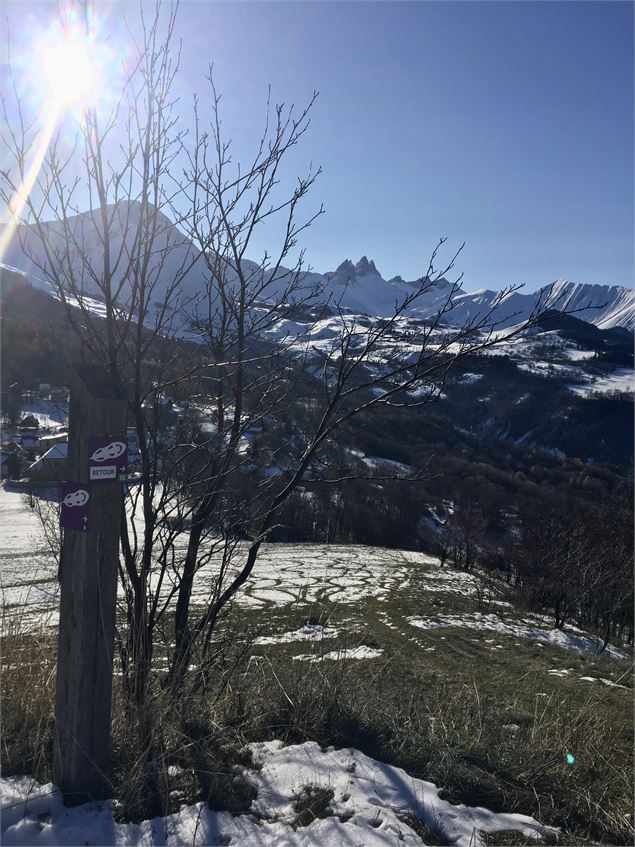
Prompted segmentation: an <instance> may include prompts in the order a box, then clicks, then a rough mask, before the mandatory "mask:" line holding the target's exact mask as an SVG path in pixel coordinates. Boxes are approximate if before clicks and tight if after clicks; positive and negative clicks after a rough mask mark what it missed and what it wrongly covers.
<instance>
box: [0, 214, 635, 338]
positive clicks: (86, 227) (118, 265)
mask: <svg viewBox="0 0 635 847" xmlns="http://www.w3.org/2000/svg"><path fill="white" fill-rule="evenodd" d="M108 215H109V219H110V224H109V227H110V245H109V251H110V252H109V255H110V261H111V263H112V267H113V283H114V284H115V285H119V284H121V291H120V293H119V297H118V301H119V303H120V305H121V306H122V307H124V308H125V305H126V303H127V302H128V300H129V298H130V295H131V284H132V283H131V281H130V276H131V275H130V274H129V273H128V265H129V261H130V259H131V257H132V256H133V255H134V253H135V250H137V249H138V246H139V242H138V241H137V240H135V237H134V233H135V232H136V231H137V226H136V224H137V222H138V219H139V217H138V216H139V206H138V204H135V203H131V204H119V205H118V206H117V207H115V206H112V207H109V210H108ZM46 226H47V227H48V232H49V236H50V241H51V244H52V245H53V248H54V251H55V252H56V253H57V254H58V258H57V260H56V261H58V262H61V263H63V264H64V266H65V267H68V268H69V270H70V271H72V273H73V275H74V276H75V284H76V285H78V286H80V287H82V288H83V291H84V292H85V294H86V295H87V296H91V297H97V298H99V278H98V277H99V273H100V271H101V269H102V268H103V255H104V245H103V242H102V239H101V238H100V231H101V225H100V222H99V221H98V218H97V212H94V211H93V212H86V213H83V214H80V215H78V216H76V217H75V218H72V219H71V229H72V232H73V237H74V239H75V240H76V242H77V243H78V244H79V245H81V247H82V250H83V251H84V252H86V253H87V254H88V257H89V262H88V263H86V264H84V263H82V261H81V259H80V256H79V255H78V252H77V251H74V250H70V251H69V252H68V253H67V254H66V255H65V254H64V239H63V235H62V231H61V228H60V226H59V225H58V224H55V223H50V224H47V225H46ZM153 255H154V258H153V260H152V262H151V275H152V279H153V282H154V290H153V295H152V299H153V301H155V302H160V301H161V300H162V299H163V298H165V296H166V291H168V290H169V286H170V285H171V284H172V281H173V280H174V279H175V278H178V277H179V276H181V275H182V276H183V279H182V282H181V285H180V293H179V297H178V299H176V300H173V305H177V303H178V302H180V303H182V304H185V303H189V304H190V305H191V304H193V303H195V302H196V300H197V298H198V297H200V296H201V294H202V293H203V292H204V290H205V281H206V273H205V267H204V263H203V262H202V261H201V256H200V253H199V251H198V249H197V248H196V247H195V245H194V244H193V243H192V242H191V241H190V240H189V239H188V238H187V237H186V236H185V235H183V233H182V232H181V231H180V230H179V229H178V228H177V227H176V226H175V225H174V224H173V223H172V222H171V221H170V220H169V219H168V218H167V217H165V216H164V215H161V214H160V215H159V230H158V232H157V234H156V235H155V236H154V241H153ZM4 261H5V262H6V264H7V265H11V266H13V267H15V268H17V269H19V270H21V271H23V272H26V273H27V274H28V275H29V277H30V278H31V280H32V281H33V283H34V284H36V285H38V280H40V279H41V278H42V276H43V274H42V272H41V268H40V267H39V266H41V265H42V264H43V263H44V262H45V258H44V253H43V251H42V247H41V244H40V241H39V238H38V236H37V234H36V232H35V230H34V229H32V228H31V227H28V226H22V227H20V228H19V232H18V233H17V234H16V236H15V237H14V238H13V240H12V243H11V245H10V247H9V250H8V251H7V254H6V256H5V257H4ZM91 267H92V268H93V269H95V270H96V271H97V275H96V276H94V275H93V274H92V273H91ZM246 267H247V269H248V271H249V272H250V273H251V274H253V280H254V283H256V284H261V283H262V281H263V280H264V281H265V282H266V288H265V290H264V292H263V299H265V298H266V299H269V300H276V298H278V297H279V296H280V292H283V291H284V290H285V287H286V286H287V285H288V281H289V278H290V276H289V275H290V273H291V272H290V271H289V270H287V269H285V268H281V269H280V270H279V271H278V274H277V276H276V278H275V279H270V278H268V275H267V271H263V270H262V268H261V267H259V266H258V264H257V263H255V262H248V263H247V264H246ZM418 284H419V281H417V280H412V281H406V280H404V279H402V277H400V276H395V277H392V278H391V279H388V280H386V279H384V278H383V277H382V275H381V273H380V272H379V270H378V269H377V267H376V265H375V263H374V262H373V261H372V260H370V259H368V258H367V257H366V256H362V258H361V259H360V260H359V261H358V262H357V263H353V262H352V261H351V260H350V259H346V260H345V261H343V262H342V263H341V264H340V265H339V266H338V267H337V268H336V269H335V270H334V271H332V272H329V273H326V274H319V273H308V272H307V273H306V274H305V277H304V280H303V284H302V289H301V290H300V291H299V292H298V294H297V295H296V296H298V297H299V298H300V299H302V297H303V296H304V295H305V294H306V293H308V292H309V291H317V290H319V295H318V298H317V301H316V300H315V299H314V301H313V302H314V303H315V302H320V303H323V304H328V305H329V307H330V309H331V311H333V312H334V311H335V310H336V309H341V310H344V311H346V312H349V313H353V314H361V315H368V316H374V317H382V316H387V315H390V314H392V312H393V311H394V309H395V306H396V305H398V304H401V303H402V302H403V301H404V300H405V299H406V298H407V297H408V296H411V295H412V293H413V291H414V290H415V289H416V287H417V286H418ZM43 287H46V286H45V285H43ZM450 296H451V303H448V299H449V298H450ZM537 304H540V306H541V309H542V308H543V307H544V309H548V308H552V309H553V308H555V309H558V310H559V311H564V310H566V311H568V312H573V313H574V314H575V315H576V316H577V317H578V318H581V319H583V320H585V321H588V322H589V323H592V324H595V325H596V326H597V327H599V328H601V329H610V328H612V327H617V326H621V327H625V328H627V329H631V330H633V329H635V292H634V291H633V290H631V289H627V288H623V287H621V286H617V285H611V286H609V285H590V284H583V283H574V282H568V281H566V280H562V279H559V280H557V281H556V282H554V283H552V284H551V285H546V286H544V287H543V288H541V289H540V290H539V291H536V292H530V293H524V291H523V290H522V289H521V290H520V291H516V292H514V293H512V294H509V295H508V296H507V297H505V298H503V299H501V293H500V292H497V291H493V290H490V289H481V290H479V291H465V290H463V289H462V288H461V287H458V286H456V287H454V288H453V286H452V283H450V282H448V281H447V280H445V279H441V280H439V282H438V283H437V284H436V285H435V286H434V287H433V288H432V289H431V290H429V291H426V292H425V294H423V295H422V296H421V297H420V298H417V299H416V301H415V302H413V303H411V304H410V305H409V306H408V308H407V309H406V310H405V312H404V315H406V316H411V317H417V318H429V317H432V316H434V315H436V314H438V313H439V310H440V309H442V308H444V309H446V310H447V311H446V313H445V315H444V319H445V321H446V322H447V323H449V324H454V325H462V324H464V323H465V322H466V321H475V320H479V318H483V317H484V316H485V315H487V314H488V313H489V312H490V310H492V309H493V308H494V307H495V309H496V311H495V318H494V320H495V322H496V324H497V326H498V327H499V328H505V327H508V326H512V325H514V324H517V323H520V322H521V321H523V320H524V319H526V318H527V317H528V316H529V315H530V314H531V312H532V311H533V310H534V309H535V307H536V305H537ZM448 306H451V308H448Z"/></svg>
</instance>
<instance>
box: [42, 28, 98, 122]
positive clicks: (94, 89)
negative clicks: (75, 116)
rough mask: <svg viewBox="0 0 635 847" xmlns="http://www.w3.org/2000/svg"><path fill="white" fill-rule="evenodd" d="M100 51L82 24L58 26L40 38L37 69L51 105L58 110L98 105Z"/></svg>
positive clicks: (46, 97)
mask: <svg viewBox="0 0 635 847" xmlns="http://www.w3.org/2000/svg"><path fill="white" fill-rule="evenodd" d="M100 59H101V55H100V51H99V49H98V47H97V45H96V44H95V41H94V39H93V38H91V37H90V36H89V35H88V34H86V32H85V31H84V30H83V29H82V27H81V26H79V25H73V26H70V27H68V26H67V27H62V26H55V27H52V28H51V29H50V30H49V31H47V32H46V33H45V34H44V36H43V37H42V38H41V39H40V41H39V44H38V47H37V68H38V75H39V76H40V85H41V87H42V90H43V92H44V94H45V99H46V100H47V102H48V105H49V106H51V107H52V108H53V109H54V110H55V111H64V110H68V109H73V108H76V107H79V108H80V109H84V108H90V107H91V106H93V105H95V103H96V101H97V100H98V98H99V96H100V93H101V92H102V91H103V84H104V75H103V68H102V67H101V64H102V63H101V61H100Z"/></svg>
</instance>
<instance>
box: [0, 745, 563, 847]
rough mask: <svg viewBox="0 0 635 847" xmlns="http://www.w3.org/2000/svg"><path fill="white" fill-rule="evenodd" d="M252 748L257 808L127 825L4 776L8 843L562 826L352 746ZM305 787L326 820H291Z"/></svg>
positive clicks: (358, 839)
mask: <svg viewBox="0 0 635 847" xmlns="http://www.w3.org/2000/svg"><path fill="white" fill-rule="evenodd" d="M251 751H252V755H253V760H254V764H256V765H257V769H245V770H244V771H243V776H244V778H245V779H246V780H247V781H248V782H250V783H251V784H252V785H253V786H254V788H255V789H256V791H257V792H258V793H257V797H256V799H255V800H253V802H252V805H251V814H247V815H239V816H236V817H234V816H232V815H231V814H230V813H229V812H214V811H212V810H210V809H209V808H208V807H207V806H206V805H205V804H204V803H197V804H195V805H192V806H182V808H181V810H180V811H179V812H178V813H177V814H173V815H170V816H168V817H165V818H155V819H154V820H150V821H144V822H142V823H140V824H133V823H128V824H121V823H116V822H115V819H114V814H113V812H114V806H113V802H112V801H106V802H101V803H90V804H87V805H84V806H77V807H75V808H65V807H64V806H63V804H62V799H61V796H60V793H59V791H58V790H57V789H56V788H55V786H53V785H51V784H48V785H38V784H37V783H35V782H34V781H33V780H31V779H29V778H27V777H18V778H11V779H3V780H0V809H1V810H2V825H1V834H2V844H3V845H6V847H9V845H21V847H27V845H40V844H42V845H44V844H59V845H62V844H64V845H71V844H72V845H80V844H81V845H105V844H109V845H121V847H124V845H125V847H133V845H137V847H154V845H166V846H167V847H177V845H209V847H212V845H227V844H231V845H236V847H389V845H390V847H392V846H393V845H397V844H399V845H404V847H422V845H423V843H424V842H423V841H422V839H421V838H420V837H419V836H418V835H417V834H416V833H415V832H414V831H413V829H412V828H411V826H410V825H409V822H414V821H415V820H419V821H421V822H423V824H424V825H425V826H426V827H427V828H428V829H429V830H430V831H431V832H433V833H434V834H435V836H436V837H437V838H438V839H439V841H441V843H443V844H448V845H453V847H483V845H484V843H485V842H484V839H483V837H482V834H483V833H486V832H496V831H501V830H502V831H512V830H513V831H516V832H518V833H519V834H520V835H522V836H524V837H525V838H530V839H537V840H538V841H539V840H541V839H543V838H549V839H550V840H553V838H554V836H555V834H556V831H555V830H553V829H552V828H550V827H546V826H543V825H542V824H540V823H539V822H538V821H537V820H536V819H535V818H532V817H528V816H526V815H520V814H506V813H498V814H495V813H494V812H490V811H489V810H488V809H485V808H482V807H471V806H464V805H456V806H455V805H453V804H451V803H449V802H448V801H446V800H442V799H440V797H439V789H438V788H437V786H435V785H434V784H433V783H431V782H426V781H424V780H421V779H416V778H415V777H412V776H410V775H409V774H407V773H406V772H405V771H404V770H402V769H401V768H395V767H391V766H390V765H386V764H383V763H382V762H378V761H377V760H375V759H371V758H370V757H368V756H365V755H364V754H363V753H360V752H359V751H358V750H355V749H352V748H347V749H343V750H335V749H334V748H332V747H331V748H328V749H327V750H322V749H321V748H320V747H319V745H318V744H316V743H315V742H313V741H308V742H306V743H304V744H298V745H295V746H290V747H284V746H283V744H282V742H281V741H268V742H264V743H258V744H252V745H251ZM307 785H313V786H320V787H321V788H322V789H326V790H327V791H329V792H332V799H331V800H330V802H329V804H328V808H327V809H326V810H325V814H326V816H325V817H324V818H318V819H316V820H314V821H312V823H310V824H309V825H308V826H302V827H298V828H294V826H292V822H294V820H295V818H296V814H297V812H296V810H295V809H294V801H295V799H296V798H297V797H298V795H299V794H300V793H301V791H302V789H303V787H305V786H307ZM439 841H435V842H434V843H439Z"/></svg>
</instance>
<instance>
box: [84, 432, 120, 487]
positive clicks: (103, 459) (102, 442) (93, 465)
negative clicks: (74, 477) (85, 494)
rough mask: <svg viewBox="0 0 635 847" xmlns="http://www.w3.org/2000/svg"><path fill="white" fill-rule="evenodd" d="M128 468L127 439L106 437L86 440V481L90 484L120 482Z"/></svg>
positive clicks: (116, 436)
mask: <svg viewBox="0 0 635 847" xmlns="http://www.w3.org/2000/svg"><path fill="white" fill-rule="evenodd" d="M127 468H128V439H127V438H126V436H125V435H107V436H99V437H96V438H89V439H88V479H89V480H90V481H91V482H117V481H122V480H123V479H124V477H125V473H126V470H127Z"/></svg>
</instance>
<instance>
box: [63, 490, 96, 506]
mask: <svg viewBox="0 0 635 847" xmlns="http://www.w3.org/2000/svg"><path fill="white" fill-rule="evenodd" d="M89 500H90V494H89V493H88V491H86V490H85V489H84V488H80V489H78V490H77V491H72V492H71V493H70V494H67V495H66V497H65V498H64V499H63V500H62V503H63V504H64V505H65V506H68V507H69V508H70V509H72V508H73V507H75V506H85V505H86V503H88V501H89Z"/></svg>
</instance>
